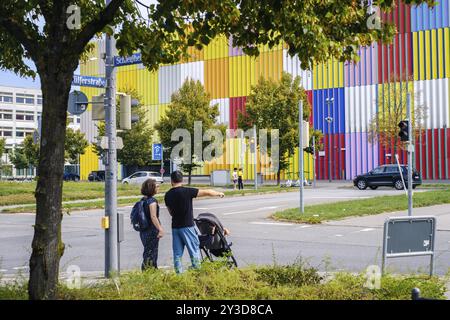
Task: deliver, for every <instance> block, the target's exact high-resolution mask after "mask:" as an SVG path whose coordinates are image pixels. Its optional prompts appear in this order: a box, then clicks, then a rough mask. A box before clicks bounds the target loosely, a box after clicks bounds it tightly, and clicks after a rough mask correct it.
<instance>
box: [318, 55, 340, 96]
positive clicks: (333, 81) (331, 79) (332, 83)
mask: <svg viewBox="0 0 450 320" xmlns="http://www.w3.org/2000/svg"><path fill="white" fill-rule="evenodd" d="M313 86H314V89H330V88H339V87H343V86H344V63H343V62H339V61H338V60H336V59H332V60H331V61H328V62H327V63H321V64H318V65H315V66H314V67H313Z"/></svg>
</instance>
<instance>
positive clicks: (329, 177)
mask: <svg viewBox="0 0 450 320" xmlns="http://www.w3.org/2000/svg"><path fill="white" fill-rule="evenodd" d="M325 101H326V104H327V106H328V108H327V109H328V117H327V118H326V119H325V120H326V121H327V122H328V181H329V182H331V122H333V118H332V117H330V105H331V104H332V103H333V102H334V98H326V100H325Z"/></svg>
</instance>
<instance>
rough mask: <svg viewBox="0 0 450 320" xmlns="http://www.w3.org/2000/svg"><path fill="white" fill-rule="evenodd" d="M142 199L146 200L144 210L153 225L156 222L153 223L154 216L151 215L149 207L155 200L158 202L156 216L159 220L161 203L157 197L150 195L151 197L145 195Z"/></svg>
mask: <svg viewBox="0 0 450 320" xmlns="http://www.w3.org/2000/svg"><path fill="white" fill-rule="evenodd" d="M141 200H144V201H145V206H144V212H145V215H146V217H147V219H148V221H149V222H150V223H151V224H152V225H154V224H153V221H152V218H151V217H150V208H149V206H150V205H151V204H152V203H153V202H156V217H157V218H158V220H159V204H158V201H157V200H156V199H155V198H153V197H150V198H147V197H144V198H142V199H141Z"/></svg>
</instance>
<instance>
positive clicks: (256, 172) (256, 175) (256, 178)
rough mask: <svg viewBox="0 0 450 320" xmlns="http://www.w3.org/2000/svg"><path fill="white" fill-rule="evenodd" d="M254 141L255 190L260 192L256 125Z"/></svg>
mask: <svg viewBox="0 0 450 320" xmlns="http://www.w3.org/2000/svg"><path fill="white" fill-rule="evenodd" d="M253 139H255V141H254V144H253V146H254V151H255V190H258V148H257V145H258V143H257V139H258V136H257V134H256V125H254V126H253Z"/></svg>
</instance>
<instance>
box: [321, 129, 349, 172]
mask: <svg viewBox="0 0 450 320" xmlns="http://www.w3.org/2000/svg"><path fill="white" fill-rule="evenodd" d="M328 138H329V137H328V135H324V137H323V138H322V141H321V143H322V144H323V151H325V155H324V156H320V155H318V157H317V158H316V176H317V179H319V180H326V179H328V178H329V172H328V166H329V164H328V159H329V152H328V151H329V149H328V146H329V143H328ZM344 148H345V134H343V133H339V134H332V135H331V172H332V175H331V178H332V179H333V180H343V179H345V149H344ZM342 149H344V150H342Z"/></svg>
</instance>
